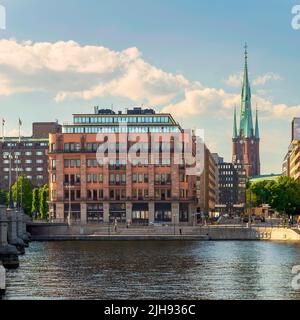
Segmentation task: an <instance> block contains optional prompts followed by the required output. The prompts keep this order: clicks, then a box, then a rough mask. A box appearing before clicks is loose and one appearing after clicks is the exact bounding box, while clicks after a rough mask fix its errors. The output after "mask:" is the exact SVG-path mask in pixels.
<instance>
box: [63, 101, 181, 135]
mask: <svg viewBox="0 0 300 320" xmlns="http://www.w3.org/2000/svg"><path fill="white" fill-rule="evenodd" d="M181 131H182V128H181V127H180V125H179V124H178V123H177V122H176V121H175V120H174V118H173V117H172V116H171V115H170V114H167V113H156V112H155V111H154V110H153V109H142V108H140V107H135V108H133V109H127V110H126V113H123V112H122V111H119V112H117V113H116V112H114V111H113V110H111V109H99V107H95V108H94V114H73V123H71V124H67V123H65V124H64V126H63V133H126V132H128V133H173V132H181Z"/></svg>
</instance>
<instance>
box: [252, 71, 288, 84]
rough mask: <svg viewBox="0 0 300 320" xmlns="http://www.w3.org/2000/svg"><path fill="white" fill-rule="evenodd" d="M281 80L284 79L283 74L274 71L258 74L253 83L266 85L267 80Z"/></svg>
mask: <svg viewBox="0 0 300 320" xmlns="http://www.w3.org/2000/svg"><path fill="white" fill-rule="evenodd" d="M280 80H283V79H282V78H281V76H280V75H279V74H277V73H273V72H268V73H266V74H264V75H261V76H258V77H257V78H255V79H254V80H253V81H252V84H253V85H254V86H263V85H265V84H266V83H267V82H270V81H280Z"/></svg>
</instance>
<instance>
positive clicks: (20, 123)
mask: <svg viewBox="0 0 300 320" xmlns="http://www.w3.org/2000/svg"><path fill="white" fill-rule="evenodd" d="M21 125H22V121H21V119H20V118H19V126H21Z"/></svg>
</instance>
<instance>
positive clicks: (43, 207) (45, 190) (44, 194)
mask: <svg viewBox="0 0 300 320" xmlns="http://www.w3.org/2000/svg"><path fill="white" fill-rule="evenodd" d="M48 197H49V187H48V186H47V185H45V186H43V187H42V188H40V190H39V204H40V210H39V216H40V218H42V219H47V217H48V212H49V206H48Z"/></svg>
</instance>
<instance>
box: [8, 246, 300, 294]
mask: <svg viewBox="0 0 300 320" xmlns="http://www.w3.org/2000/svg"><path fill="white" fill-rule="evenodd" d="M295 265H300V244H293V243H289V244H287V243H274V242H168V241H165V242H150V241H149V242H45V243H38V242H35V243H31V244H30V248H29V249H27V251H26V255H24V256H22V257H20V268H19V269H17V270H14V271H8V272H7V295H6V299H225V300H229V299H297V300H298V299H300V289H299V290H298V291H295V290H293V288H292V285H291V282H292V279H293V277H294V275H293V274H292V271H291V270H292V268H293V266H295Z"/></svg>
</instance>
